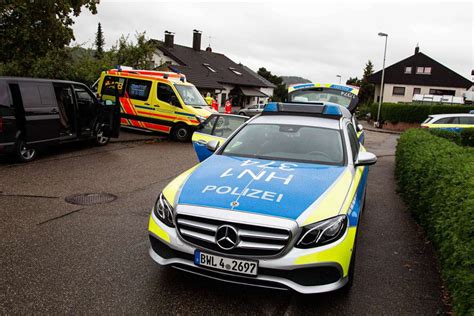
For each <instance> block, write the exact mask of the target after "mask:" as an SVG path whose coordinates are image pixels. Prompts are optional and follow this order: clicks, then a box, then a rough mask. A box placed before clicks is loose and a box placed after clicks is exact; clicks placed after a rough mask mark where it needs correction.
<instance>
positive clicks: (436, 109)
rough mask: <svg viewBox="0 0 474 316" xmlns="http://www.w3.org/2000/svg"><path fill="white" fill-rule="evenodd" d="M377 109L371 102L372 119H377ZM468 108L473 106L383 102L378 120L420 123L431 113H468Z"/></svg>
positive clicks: (375, 104) (473, 107)
mask: <svg viewBox="0 0 474 316" xmlns="http://www.w3.org/2000/svg"><path fill="white" fill-rule="evenodd" d="M377 110H378V104H377V103H373V104H372V105H371V107H370V113H371V115H372V118H373V119H374V120H375V119H377ZM470 110H474V106H466V105H427V104H401V103H383V104H382V107H381V109H380V120H381V121H382V122H383V121H389V122H391V123H398V122H405V123H421V122H423V121H424V120H426V118H427V117H428V115H431V114H444V113H468V112H469V111H470Z"/></svg>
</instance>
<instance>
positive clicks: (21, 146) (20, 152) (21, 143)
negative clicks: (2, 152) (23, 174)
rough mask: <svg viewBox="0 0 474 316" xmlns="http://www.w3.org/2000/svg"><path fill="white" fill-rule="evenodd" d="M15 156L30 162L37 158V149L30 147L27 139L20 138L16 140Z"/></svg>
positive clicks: (19, 159)
mask: <svg viewBox="0 0 474 316" xmlns="http://www.w3.org/2000/svg"><path fill="white" fill-rule="evenodd" d="M15 157H16V159H17V160H18V161H19V162H30V161H32V160H34V159H35V158H36V149H34V148H31V147H29V146H28V145H27V144H26V142H25V140H24V139H22V138H20V139H18V141H17V142H16V146H15Z"/></svg>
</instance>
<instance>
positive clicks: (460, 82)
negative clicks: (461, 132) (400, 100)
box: [368, 52, 472, 88]
mask: <svg viewBox="0 0 474 316" xmlns="http://www.w3.org/2000/svg"><path fill="white" fill-rule="evenodd" d="M405 67H411V69H412V71H411V74H406V73H405ZM417 67H431V74H430V75H425V74H417V73H416V68H417ZM381 77H382V70H379V71H377V72H376V73H374V74H373V75H371V76H370V77H369V78H368V79H369V82H371V83H375V84H380V81H381ZM384 82H385V83H398V84H407V85H417V86H435V87H455V88H469V87H470V86H472V82H471V81H470V80H468V79H466V78H464V77H463V76H461V75H459V74H458V73H456V72H454V71H453V70H451V69H449V68H448V67H446V66H444V65H442V64H440V63H439V62H437V61H436V60H434V59H433V58H431V57H429V56H427V55H425V54H423V53H421V52H417V53H415V54H414V55H412V56H410V57H408V58H405V59H403V60H401V61H399V62H398V63H395V64H393V65H391V66H389V67H387V68H385V76H384Z"/></svg>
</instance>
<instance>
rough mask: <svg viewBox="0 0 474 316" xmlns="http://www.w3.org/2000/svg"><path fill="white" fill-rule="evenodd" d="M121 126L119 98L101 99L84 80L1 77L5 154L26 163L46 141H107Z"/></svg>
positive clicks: (1, 148) (0, 144)
mask: <svg viewBox="0 0 474 316" xmlns="http://www.w3.org/2000/svg"><path fill="white" fill-rule="evenodd" d="M115 101H117V99H116V100H115ZM119 129H120V107H119V105H118V102H113V101H107V102H102V101H99V100H97V98H96V97H95V95H94V94H93V93H92V92H91V91H90V90H89V88H87V86H85V85H84V84H82V83H78V82H72V81H63V80H50V79H33V78H17V77H0V153H9V154H14V155H15V156H16V158H17V159H18V160H19V161H21V162H27V161H31V160H33V159H34V158H35V157H36V153H37V149H38V148H40V147H42V146H46V145H53V144H61V143H66V142H72V141H78V140H85V139H94V140H95V142H96V143H97V145H100V146H103V145H106V144H107V143H108V141H109V139H110V138H111V137H114V138H115V137H118V136H119Z"/></svg>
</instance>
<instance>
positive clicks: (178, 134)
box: [171, 124, 191, 142]
mask: <svg viewBox="0 0 474 316" xmlns="http://www.w3.org/2000/svg"><path fill="white" fill-rule="evenodd" d="M171 137H172V138H173V139H175V140H177V141H178V142H187V141H188V140H189V139H191V128H189V126H188V125H185V124H180V125H176V126H175V127H174V128H173V130H172V131H171Z"/></svg>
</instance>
